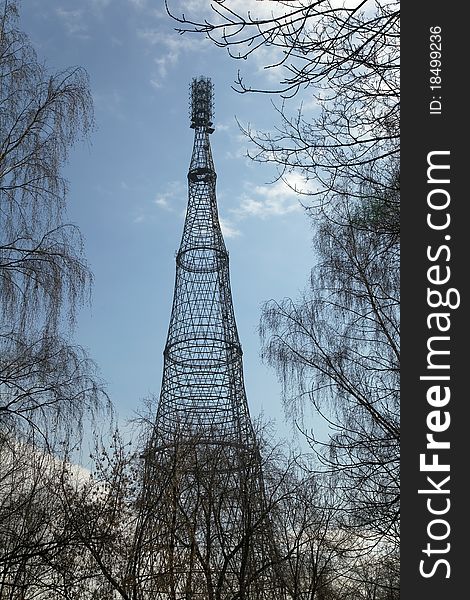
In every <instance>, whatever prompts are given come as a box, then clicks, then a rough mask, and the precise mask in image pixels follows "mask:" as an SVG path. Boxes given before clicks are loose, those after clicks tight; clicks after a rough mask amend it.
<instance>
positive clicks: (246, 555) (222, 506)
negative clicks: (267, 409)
mask: <svg viewBox="0 0 470 600" xmlns="http://www.w3.org/2000/svg"><path fill="white" fill-rule="evenodd" d="M190 116H191V127H192V128H193V129H194V147H193V153H192V158H191V163H190V167H189V172H188V206H187V213H186V219H185V223H184V229H183V235H182V239H181V244H180V247H179V250H178V253H177V256H176V281H175V291H174V298H173V306H172V311H171V319H170V325H169V331H168V338H167V342H166V346H165V350H164V368H163V379H162V388H161V395H160V400H159V404H158V409H157V415H156V422H155V429H154V435H153V440H152V442H151V444H150V448H149V450H148V453H147V460H146V470H145V471H146V474H145V477H146V479H145V481H146V484H145V487H146V490H147V492H146V493H147V500H148V502H150V505H151V507H152V511H153V526H152V527H153V528H152V531H151V533H150V534H149V540H150V543H149V546H148V548H149V550H148V556H147V560H148V561H149V565H150V566H149V572H151V573H152V574H153V575H152V576H153V578H157V579H158V585H157V590H158V591H157V596H156V597H158V598H162V599H163V598H165V599H171V600H178V599H183V598H185V599H188V600H189V599H190V598H191V599H193V598H201V599H204V600H205V599H207V600H213V599H214V600H216V599H218V600H221V599H224V600H225V599H227V600H229V599H240V600H244V599H246V600H248V598H249V599H250V600H255V599H257V598H259V599H267V598H280V597H282V591H281V590H282V585H281V584H280V578H279V577H278V574H277V572H276V569H275V565H276V552H275V547H274V544H273V540H272V533H271V526H270V523H269V519H268V518H267V516H266V513H267V510H266V509H267V504H266V497H265V492H264V485H263V477H262V468H261V459H260V454H259V450H258V447H257V442H256V439H255V434H254V430H253V426H252V423H251V419H250V415H249V410H248V404H247V400H246V393H245V386H244V381H243V366H242V349H241V345H240V341H239V338H238V332H237V327H236V323H235V315H234V310H233V304H232V296H231V290H230V277H229V258H228V253H227V250H226V247H225V243H224V239H223V236H222V231H221V227H220V222H219V218H218V210H217V201H216V173H215V169H214V163H213V160H212V154H211V147H210V141H209V135H210V134H211V133H212V132H213V131H214V129H213V123H212V119H213V87H212V83H211V81H210V80H209V79H207V78H204V77H199V78H197V79H193V81H192V84H191V105H190ZM152 589H153V590H155V588H154V587H153V588H152Z"/></svg>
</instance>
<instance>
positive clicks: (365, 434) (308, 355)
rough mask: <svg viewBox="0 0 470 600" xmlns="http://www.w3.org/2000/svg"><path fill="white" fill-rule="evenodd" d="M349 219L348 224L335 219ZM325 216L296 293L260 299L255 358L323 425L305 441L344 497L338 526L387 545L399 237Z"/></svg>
mask: <svg viewBox="0 0 470 600" xmlns="http://www.w3.org/2000/svg"><path fill="white" fill-rule="evenodd" d="M346 219H349V221H350V224H349V226H346V225H344V223H345V221H346ZM339 221H340V224H338V222H336V221H332V220H331V219H329V218H326V217H325V220H324V221H323V223H322V226H321V227H320V230H319V233H320V237H319V238H318V242H317V250H318V253H319V255H320V257H321V258H322V259H323V260H322V262H321V263H320V264H319V266H318V267H317V268H316V269H314V270H313V271H312V285H311V288H310V289H309V290H307V291H306V293H305V294H304V296H303V297H302V298H301V299H300V300H299V301H298V302H293V301H292V300H289V299H286V300H284V301H282V302H280V303H277V302H274V301H271V302H269V303H267V304H266V306H265V308H264V311H263V318H262V335H263V336H264V342H265V345H264V350H263V352H264V357H265V358H266V360H267V361H268V362H269V363H270V364H272V365H273V366H274V367H275V368H276V369H277V370H278V373H279V376H280V378H281V381H282V384H283V390H284V400H285V402H286V404H287V405H288V406H290V407H291V408H293V409H296V408H297V409H298V408H299V407H300V406H302V405H305V403H307V404H308V403H312V405H313V406H314V408H315V410H316V411H317V412H318V413H319V414H321V415H323V416H324V417H325V419H326V420H327V421H328V423H329V425H330V427H331V428H332V430H333V431H332V435H331V438H330V440H329V441H328V442H326V443H324V445H323V444H322V442H321V441H320V440H317V439H315V436H314V435H313V434H312V436H311V437H310V442H311V444H312V447H313V448H314V449H315V450H316V451H317V455H318V457H319V459H320V461H321V463H322V464H323V466H324V468H325V469H326V470H328V471H329V472H330V473H331V477H332V478H333V480H335V482H336V486H337V487H338V488H340V489H341V491H342V498H343V500H346V505H345V506H344V508H345V512H344V515H345V519H344V523H343V526H344V527H346V528H348V529H351V530H355V531H357V532H358V535H359V533H360V532H367V537H368V538H369V540H370V544H371V546H376V545H377V544H384V543H386V544H387V545H390V546H391V547H393V548H395V549H396V546H397V544H398V523H399V439H400V437H399V433H400V428H399V295H398V294H399V285H398V283H399V274H398V253H399V245H398V244H397V241H396V238H395V236H394V235H393V234H390V235H384V234H383V233H379V232H377V231H375V230H373V229H370V228H369V229H364V228H359V229H358V228H357V226H356V223H357V210H356V209H354V210H351V209H350V208H348V209H344V211H343V215H342V218H340V219H339Z"/></svg>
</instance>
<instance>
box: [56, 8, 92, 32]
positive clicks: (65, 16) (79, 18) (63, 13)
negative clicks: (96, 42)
mask: <svg viewBox="0 0 470 600" xmlns="http://www.w3.org/2000/svg"><path fill="white" fill-rule="evenodd" d="M56 14H57V16H58V17H59V18H60V19H62V22H63V23H64V25H65V29H66V31H67V33H68V35H70V36H72V37H75V38H80V39H84V40H86V39H89V37H90V36H89V34H88V26H87V24H86V23H85V19H84V14H83V10H82V9H75V10H65V9H64V8H61V7H59V8H57V9H56Z"/></svg>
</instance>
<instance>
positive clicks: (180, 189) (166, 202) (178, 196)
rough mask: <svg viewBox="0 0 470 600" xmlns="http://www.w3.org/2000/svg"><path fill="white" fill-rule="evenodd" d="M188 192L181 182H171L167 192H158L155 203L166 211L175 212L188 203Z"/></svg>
mask: <svg viewBox="0 0 470 600" xmlns="http://www.w3.org/2000/svg"><path fill="white" fill-rule="evenodd" d="M186 196H187V191H186V187H185V186H184V185H183V183H182V182H181V181H170V182H169V183H168V185H167V187H166V189H165V190H163V191H162V192H158V193H157V195H156V196H155V198H154V200H153V203H154V204H155V205H156V206H158V207H159V208H162V209H164V210H168V211H170V212H174V211H176V210H177V209H180V208H181V206H182V204H184V203H185V202H186Z"/></svg>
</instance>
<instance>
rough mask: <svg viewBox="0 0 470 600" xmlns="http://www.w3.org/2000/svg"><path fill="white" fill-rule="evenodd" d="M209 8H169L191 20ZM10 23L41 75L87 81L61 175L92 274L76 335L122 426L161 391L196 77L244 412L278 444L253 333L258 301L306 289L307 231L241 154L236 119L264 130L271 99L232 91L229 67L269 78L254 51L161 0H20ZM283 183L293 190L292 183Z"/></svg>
mask: <svg viewBox="0 0 470 600" xmlns="http://www.w3.org/2000/svg"><path fill="white" fill-rule="evenodd" d="M238 3H239V4H240V5H248V4H254V5H256V4H258V6H259V3H256V2H254V0H238ZM207 4H208V3H207V2H204V1H203V0H186V1H184V2H182V1H175V2H173V3H172V6H173V7H175V9H177V8H178V7H180V9H181V10H183V11H185V12H187V13H188V12H189V11H197V10H198V9H199V8H200V7H201V6H207ZM194 14H195V13H194ZM20 19H21V27H22V29H23V30H24V31H25V32H26V33H27V34H28V35H29V36H30V38H31V40H32V42H33V44H34V47H35V48H36V50H37V52H38V55H39V57H40V60H44V61H45V62H46V64H47V65H48V67H50V68H51V69H52V70H57V69H61V68H65V67H69V66H73V65H80V66H83V67H84V68H85V69H86V70H87V71H88V73H89V76H90V85H91V90H92V94H93V98H94V103H95V117H96V129H95V131H94V132H93V134H92V135H91V140H90V142H85V143H77V145H76V146H75V148H74V150H73V152H72V153H71V156H70V160H69V163H68V165H67V167H66V169H65V174H66V177H67V178H68V179H69V181H70V194H69V210H68V218H69V220H70V221H72V222H75V223H77V224H78V225H79V227H80V229H81V231H82V234H83V236H84V238H85V244H86V254H87V259H88V262H89V265H90V267H91V269H92V271H93V273H94V276H95V283H94V288H93V300H92V305H91V307H89V308H84V309H83V310H82V311H81V313H80V315H79V319H78V325H77V330H76V333H75V339H76V341H77V342H78V343H80V344H81V345H83V346H84V347H85V348H87V349H88V350H89V352H90V354H91V355H92V357H93V358H94V359H95V360H96V362H97V363H98V365H99V367H100V370H101V374H102V377H103V378H104V380H105V381H106V382H107V383H108V390H109V393H110V395H111V397H112V399H113V401H114V403H115V404H116V407H117V410H118V412H119V414H120V416H121V418H122V419H126V418H128V417H132V415H133V414H134V412H135V411H136V410H138V409H139V405H140V402H141V400H142V398H144V397H146V396H148V395H149V394H152V393H153V394H155V395H158V393H159V390H160V383H161V371H162V358H163V356H162V353H163V347H164V344H165V338H166V333H167V328H168V323H169V318H170V310H171V299H172V294H173V284H174V273H175V252H176V250H177V248H178V245H179V241H180V237H181V232H182V227H183V218H184V209H185V205H186V200H187V190H186V174H187V170H188V165H189V160H190V156H191V150H192V141H193V140H192V136H193V131H192V130H191V129H190V128H189V119H188V88H189V83H190V81H191V78H192V77H195V76H198V75H206V76H209V77H211V79H212V81H213V83H214V86H215V128H216V131H215V133H214V134H213V135H212V136H211V142H212V150H213V156H214V162H215V165H216V170H217V174H218V179H217V197H218V204H219V213H220V217H221V222H222V225H223V230H224V234H225V241H226V245H227V248H228V250H229V253H230V263H231V280H232V292H233V299H234V305H235V314H236V318H237V324H238V329H239V334H240V339H241V343H242V346H243V350H244V372H245V380H246V389H247V397H248V403H249V405H250V410H251V413H252V415H253V416H257V415H259V414H260V412H263V413H264V416H265V417H266V418H267V419H275V420H276V426H277V428H278V430H279V434H280V436H281V437H282V436H290V431H291V430H290V427H289V426H288V425H287V424H286V419H285V417H284V414H283V409H282V406H281V400H280V386H279V383H278V382H277V380H276V376H275V373H274V372H273V371H272V370H271V369H269V368H268V367H267V366H266V365H263V364H262V362H261V360H260V357H259V353H260V341H259V337H258V333H257V328H258V323H259V315H260V306H261V304H262V303H263V302H264V301H265V300H268V299H270V298H275V299H281V298H283V297H285V296H290V297H296V296H297V295H298V293H299V292H300V291H301V290H302V289H303V288H304V287H305V285H306V283H307V280H308V276H309V270H310V267H311V266H312V261H313V253H312V250H311V230H310V224H309V221H308V219H307V217H306V215H305V214H304V212H303V210H302V208H301V207H300V205H299V203H298V200H297V197H296V195H295V194H294V193H293V192H292V191H291V190H290V189H289V188H288V187H287V186H285V185H284V184H283V183H282V182H280V181H278V182H275V183H270V181H272V180H273V179H274V178H275V171H274V170H273V169H272V168H271V167H269V166H267V165H260V164H257V163H253V162H251V161H250V160H249V159H247V158H245V153H246V149H247V148H248V146H249V142H248V140H247V139H246V138H245V137H244V136H243V135H242V134H241V132H240V130H239V128H238V126H237V123H236V121H235V117H236V118H238V120H239V121H240V122H242V123H244V124H246V123H251V124H252V125H253V126H255V127H257V128H260V129H263V128H264V129H270V128H272V127H273V126H274V125H275V118H276V117H275V113H274V111H273V109H272V107H271V104H270V99H269V98H268V97H267V96H264V95H252V94H245V95H240V94H237V93H236V92H234V91H233V90H232V89H231V88H230V86H231V85H232V83H233V81H234V80H235V78H236V75H237V69H238V68H240V69H241V70H242V71H243V73H244V74H245V75H246V76H247V77H248V78H249V77H250V76H251V77H252V79H253V81H256V82H257V83H258V84H261V83H263V82H265V83H270V78H272V77H275V74H271V73H266V72H265V71H264V72H263V70H262V62H261V57H259V58H257V57H255V58H253V59H252V60H251V61H240V62H238V61H234V60H232V59H230V58H229V57H228V56H227V54H226V53H225V51H223V50H221V49H218V48H216V47H214V46H213V45H212V44H211V43H210V42H208V41H206V40H204V39H203V38H202V37H195V36H193V37H191V36H189V35H185V36H180V35H179V34H177V33H176V32H175V31H174V27H175V23H174V22H173V21H172V20H171V19H170V18H169V17H168V16H167V15H166V13H165V12H164V6H163V2H162V0H47V1H44V0H23V2H22V4H21V15H20ZM262 58H266V56H263V57H262ZM292 182H293V183H294V184H299V185H301V183H302V182H301V180H300V178H299V177H298V176H297V177H296V178H293V179H292ZM308 424H309V425H312V420H309V423H308Z"/></svg>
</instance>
